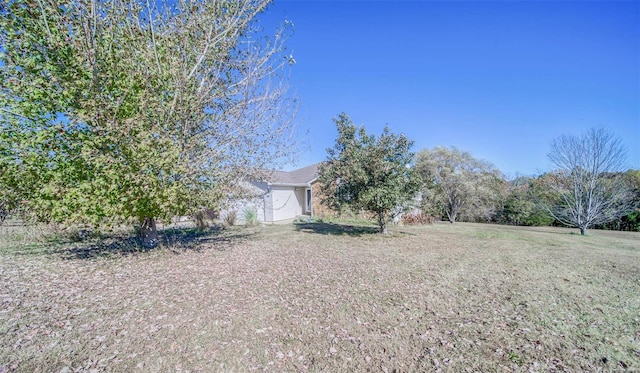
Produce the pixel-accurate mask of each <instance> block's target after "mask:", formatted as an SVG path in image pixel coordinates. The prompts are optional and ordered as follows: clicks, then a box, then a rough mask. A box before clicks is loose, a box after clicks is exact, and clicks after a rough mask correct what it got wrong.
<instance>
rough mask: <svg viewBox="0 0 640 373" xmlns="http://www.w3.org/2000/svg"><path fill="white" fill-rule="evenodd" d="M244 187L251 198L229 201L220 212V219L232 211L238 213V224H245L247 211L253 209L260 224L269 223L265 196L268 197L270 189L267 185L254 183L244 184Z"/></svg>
mask: <svg viewBox="0 0 640 373" xmlns="http://www.w3.org/2000/svg"><path fill="white" fill-rule="evenodd" d="M242 187H243V188H244V189H245V190H246V191H247V192H248V194H249V196H248V197H245V198H239V199H235V200H229V201H228V202H227V203H226V207H225V208H224V209H222V210H221V211H220V217H221V218H222V219H224V218H225V217H226V216H227V214H229V212H231V211H235V212H236V223H237V224H244V223H245V218H244V216H245V211H246V210H247V209H253V210H255V211H256V213H257V217H258V221H259V222H268V221H270V220H267V219H266V218H267V215H266V213H265V196H266V195H268V194H267V192H268V187H267V184H266V183H260V182H252V183H246V184H243V185H242Z"/></svg>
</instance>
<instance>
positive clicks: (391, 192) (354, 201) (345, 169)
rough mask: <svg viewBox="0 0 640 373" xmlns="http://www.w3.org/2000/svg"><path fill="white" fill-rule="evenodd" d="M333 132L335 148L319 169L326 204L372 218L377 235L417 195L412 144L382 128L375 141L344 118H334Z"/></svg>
mask: <svg viewBox="0 0 640 373" xmlns="http://www.w3.org/2000/svg"><path fill="white" fill-rule="evenodd" d="M334 122H335V124H336V126H337V127H338V138H337V139H336V143H335V146H334V147H333V148H330V149H327V152H328V158H327V161H326V162H325V163H323V164H322V165H321V167H320V178H319V179H320V182H321V183H322V184H323V187H324V190H326V191H327V193H326V201H325V202H328V203H329V205H331V206H332V207H334V208H337V209H341V208H342V207H343V206H345V205H347V206H349V207H351V208H353V209H356V210H365V211H369V212H371V213H373V214H375V216H376V220H377V223H378V225H379V227H380V233H382V234H387V224H388V222H389V221H391V220H392V219H393V218H394V217H395V216H397V215H398V214H399V213H400V212H401V211H402V207H403V206H404V205H405V204H406V203H407V202H408V201H410V200H411V199H412V198H413V197H414V196H415V194H416V192H417V191H418V189H419V186H420V183H419V179H418V177H417V175H416V174H415V173H414V171H413V170H412V169H411V168H410V167H409V165H410V164H411V163H412V162H413V153H411V152H410V148H411V146H412V145H413V142H412V141H410V140H409V139H407V138H406V137H405V136H404V135H396V134H393V133H391V132H390V130H389V128H388V127H385V129H384V132H383V133H382V135H381V136H380V137H378V138H376V136H374V135H369V134H367V132H366V130H365V128H364V127H359V128H358V127H356V126H355V125H354V124H353V122H352V121H351V119H350V118H349V117H348V116H347V114H345V113H342V114H340V115H338V117H337V118H334Z"/></svg>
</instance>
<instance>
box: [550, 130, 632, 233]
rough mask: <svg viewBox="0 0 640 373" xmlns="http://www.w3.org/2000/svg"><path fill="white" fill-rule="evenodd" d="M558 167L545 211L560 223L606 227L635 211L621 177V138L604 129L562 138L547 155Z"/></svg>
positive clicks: (579, 226)
mask: <svg viewBox="0 0 640 373" xmlns="http://www.w3.org/2000/svg"><path fill="white" fill-rule="evenodd" d="M548 157H549V160H550V161H551V163H552V164H553V166H554V167H555V170H554V171H553V172H551V173H550V175H549V177H548V178H547V180H548V182H547V186H548V187H549V189H550V191H551V192H553V196H554V198H553V199H551V201H553V202H551V203H550V202H547V203H546V204H545V209H546V210H547V211H548V212H549V213H550V214H551V215H552V216H553V217H554V218H555V219H556V220H557V221H559V222H560V223H562V224H564V225H567V226H569V227H575V228H579V229H580V234H582V235H586V234H587V228H589V227H591V226H593V225H595V224H604V223H607V222H609V221H611V220H615V219H617V218H619V217H620V216H624V215H626V214H628V213H629V212H630V211H632V210H633V209H634V201H633V196H632V194H631V188H630V186H629V185H628V184H627V183H626V182H625V179H624V178H623V177H622V176H623V174H622V173H620V172H618V171H621V170H622V168H623V166H624V162H625V150H624V147H623V146H622V143H621V142H620V139H619V138H617V137H615V136H614V135H613V134H612V133H610V132H608V131H606V130H604V129H595V128H592V129H590V130H589V131H587V132H586V133H584V134H582V135H580V136H575V135H563V136H560V137H558V138H556V139H555V140H553V141H552V143H551V150H550V152H549V154H548Z"/></svg>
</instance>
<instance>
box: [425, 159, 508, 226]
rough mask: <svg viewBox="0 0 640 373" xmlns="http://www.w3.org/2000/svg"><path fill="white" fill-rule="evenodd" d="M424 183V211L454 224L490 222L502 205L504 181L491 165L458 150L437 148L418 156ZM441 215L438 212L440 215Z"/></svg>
mask: <svg viewBox="0 0 640 373" xmlns="http://www.w3.org/2000/svg"><path fill="white" fill-rule="evenodd" d="M415 168H416V170H417V172H418V173H419V174H420V176H421V177H422V181H423V188H424V191H423V210H425V211H427V212H429V213H432V214H434V215H437V216H443V215H445V216H446V217H447V219H448V220H449V222H451V223H454V222H455V221H456V220H458V218H459V217H462V218H463V220H466V221H489V220H491V219H492V218H493V215H495V213H496V212H497V210H498V209H499V208H500V205H501V204H502V203H503V195H504V193H503V189H504V186H505V182H504V178H503V177H502V175H501V174H500V172H499V171H498V170H497V169H496V168H495V167H494V166H493V165H492V164H491V163H489V162H486V161H483V160H478V159H475V158H474V157H473V156H472V155H471V154H469V153H468V152H464V151H461V150H459V149H456V148H443V147H437V148H434V149H425V150H422V151H421V152H419V153H418V156H417V161H416V166H415ZM438 212H439V213H438Z"/></svg>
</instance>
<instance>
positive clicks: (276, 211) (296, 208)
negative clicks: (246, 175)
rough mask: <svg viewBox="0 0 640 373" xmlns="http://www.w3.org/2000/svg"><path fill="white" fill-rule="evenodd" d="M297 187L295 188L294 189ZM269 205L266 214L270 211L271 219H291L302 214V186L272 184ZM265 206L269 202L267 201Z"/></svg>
mask: <svg viewBox="0 0 640 373" xmlns="http://www.w3.org/2000/svg"><path fill="white" fill-rule="evenodd" d="M295 189H297V190H295ZM269 194H270V195H271V196H270V197H271V198H270V200H271V207H272V209H269V208H267V209H266V210H267V215H268V214H269V210H271V211H270V212H271V213H272V216H273V221H280V220H288V219H293V218H295V217H296V216H298V215H302V207H303V206H304V188H301V187H298V188H294V187H287V186H272V187H271V193H269ZM266 204H267V206H268V205H269V202H268V201H267V203H266Z"/></svg>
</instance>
